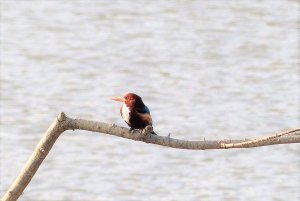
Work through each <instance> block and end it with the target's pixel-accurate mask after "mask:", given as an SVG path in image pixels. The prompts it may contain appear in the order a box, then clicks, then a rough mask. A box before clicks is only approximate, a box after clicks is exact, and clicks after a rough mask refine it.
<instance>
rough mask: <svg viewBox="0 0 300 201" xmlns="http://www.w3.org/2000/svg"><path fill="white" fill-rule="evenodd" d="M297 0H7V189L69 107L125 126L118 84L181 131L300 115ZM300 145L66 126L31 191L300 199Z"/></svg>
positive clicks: (153, 200)
mask: <svg viewBox="0 0 300 201" xmlns="http://www.w3.org/2000/svg"><path fill="white" fill-rule="evenodd" d="M298 7H299V5H298V2H297V1H293V0H282V1H281V0H265V1H225V0H224V1H222V0H220V1H212V0H210V1H192V0H186V1H175V0H174V1H129V0H123V1H113V2H112V1H102V0H99V1H96V0H94V1H92V0H86V1H80V0H72V1H71V0H66V1H64V3H63V2H62V1H58V0H51V1H50V0H49V1H33V0H28V1H13V0H2V1H1V21H0V22H1V35H0V37H1V83H0V84H1V85H0V87H1V102H0V104H1V113H0V114H1V135H0V139H1V146H0V151H1V169H0V170H1V171H0V195H3V193H4V192H5V191H6V189H7V188H8V187H9V185H10V184H11V183H12V181H13V180H14V179H15V177H16V176H17V174H18V173H19V171H20V169H21V168H22V166H23V165H24V163H25V162H26V160H27V158H28V157H29V155H30V154H31V153H32V151H33V149H34V147H35V145H36V144H37V143H38V141H39V139H40V138H41V137H42V135H43V133H44V132H45V131H46V129H47V128H48V126H49V125H50V124H51V122H52V121H53V119H54V118H55V117H56V115H58V113H59V112H60V111H64V112H65V113H66V114H67V115H69V116H71V117H78V118H85V119H92V120H97V121H104V122H109V123H116V124H118V125H121V126H126V124H125V123H124V122H123V120H122V119H121V117H120V114H119V107H120V106H121V105H120V104H118V103H116V102H113V101H111V100H110V99H109V97H111V96H116V95H123V94H124V93H125V92H128V91H132V92H135V93H137V94H139V95H140V96H142V97H143V100H144V102H145V103H146V104H147V106H148V107H149V108H150V109H151V114H152V118H153V121H154V128H155V131H156V132H157V133H158V134H160V135H168V133H171V136H172V137H174V138H179V139H189V140H196V139H200V140H202V139H203V138H205V139H206V140H212V139H220V140H221V139H228V138H232V139H244V138H252V137H259V136H264V135H269V134H273V133H275V132H279V131H282V130H285V129H289V128H295V127H299V125H300V124H299V123H300V122H299V119H298V117H299V116H297V113H298V112H297V110H298V109H299V107H298V105H299V100H298V97H297V94H298V93H299V90H298V88H299V86H298V84H299V83H297V80H299V78H298V77H297V59H299V51H298V49H297V42H299V41H297V34H298V33H297V20H298V19H297V17H298V16H299V14H298V13H297V9H298ZM298 61H299V60H298ZM299 154H300V152H299V145H296V144H293V145H276V146H269V147H262V148H255V149H240V150H208V151H188V150H177V149H172V148H166V147H160V146H156V145H151V144H144V143H141V142H134V141H130V140H125V139H121V138H117V137H114V136H108V135H102V134H97V133H91V132H85V131H75V132H73V131H68V132H66V133H65V134H63V135H62V136H61V137H60V139H59V140H58V141H57V142H56V144H55V146H54V147H53V149H52V150H51V152H50V154H49V155H48V156H47V158H46V159H45V161H44V163H43V164H42V166H41V167H40V169H39V170H38V172H37V173H36V175H35V176H34V178H33V180H32V181H31V183H30V185H29V186H28V187H27V189H26V190H25V192H24V194H23V195H22V197H21V198H20V200H26V201H27V200H30V201H31V200H52V201H54V200H80V201H84V200H104V201H115V200H116V201H120V200H125V201H127V200H128V201H131V200H145V201H157V200H162V201H171V200H188V201H198V200H202V201H203V200H204V201H220V200H224V201H235V200H241V201H244V200H245V201H249V200H259V201H261V200H266V201H268V200H272V201H273V200H274V201H286V200H289V201H297V200H299V198H300V193H299V189H300V175H299V172H300V161H299Z"/></svg>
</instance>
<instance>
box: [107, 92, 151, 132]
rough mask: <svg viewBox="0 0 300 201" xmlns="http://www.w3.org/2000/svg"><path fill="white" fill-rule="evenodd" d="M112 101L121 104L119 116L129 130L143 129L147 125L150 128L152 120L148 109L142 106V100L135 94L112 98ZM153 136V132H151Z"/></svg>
mask: <svg viewBox="0 0 300 201" xmlns="http://www.w3.org/2000/svg"><path fill="white" fill-rule="evenodd" d="M111 99H112V100H114V101H119V102H123V105H122V106H121V108H120V114H121V117H122V118H123V120H124V121H125V122H126V124H127V125H128V126H129V127H130V130H135V129H144V128H145V127H147V126H148V125H150V126H152V124H153V122H152V118H151V115H150V110H149V108H148V107H147V106H146V105H145V104H144V102H143V100H142V98H141V97H140V96H139V95H137V94H135V93H131V92H130V93H126V94H125V95H124V96H122V97H112V98H111ZM151 133H152V134H155V135H156V133H155V132H151Z"/></svg>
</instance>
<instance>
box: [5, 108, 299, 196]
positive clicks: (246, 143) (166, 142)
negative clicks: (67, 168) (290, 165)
mask: <svg viewBox="0 0 300 201" xmlns="http://www.w3.org/2000/svg"><path fill="white" fill-rule="evenodd" d="M75 129H79V130H87V131H94V132H99V133H106V134H110V135H115V136H118V137H122V138H127V139H130V140H135V141H143V142H146V143H151V144H157V145H161V146H166V147H173V148H178V149H194V150H205V149H229V148H250V147H259V146H267V145H275V144H289V143H300V128H297V129H293V130H289V131H285V132H281V133H278V134H275V135H272V136H268V137H263V138H259V139H254V140H249V139H245V140H221V141H217V140H203V141H187V140H179V139H174V138H171V137H169V136H166V137H164V136H158V135H153V134H151V131H152V127H151V126H148V127H146V128H145V129H144V130H142V131H140V130H135V131H133V132H130V131H129V129H127V128H124V127H120V126H117V125H115V124H108V123H102V122H96V121H89V120H84V119H72V118H69V117H67V116H66V115H65V114H64V113H60V114H59V115H58V117H57V118H56V119H55V120H54V122H53V123H52V124H51V125H50V127H49V128H48V130H47V131H46V133H45V134H44V136H43V137H42V139H41V140H40V142H39V143H38V145H37V146H36V148H35V150H34V152H33V153H32V154H31V156H30V158H29V159H28V160H27V162H26V164H25V166H24V167H23V169H22V170H21V172H20V174H19V176H18V177H17V178H16V180H15V181H14V183H13V184H12V185H11V186H10V188H9V189H8V191H7V192H6V193H5V195H4V196H3V198H2V201H14V200H17V199H18V198H19V197H20V195H21V194H22V192H23V191H24V189H25V188H26V186H27V185H28V184H29V182H30V181H31V179H32V177H33V176H34V174H35V173H36V171H37V170H38V168H39V166H40V165H41V164H42V162H43V160H44V159H45V157H46V156H47V154H48V153H49V151H50V150H51V148H52V146H53V145H54V143H55V141H56V140H57V138H58V137H59V136H60V134H61V133H63V132H64V131H66V130H75Z"/></svg>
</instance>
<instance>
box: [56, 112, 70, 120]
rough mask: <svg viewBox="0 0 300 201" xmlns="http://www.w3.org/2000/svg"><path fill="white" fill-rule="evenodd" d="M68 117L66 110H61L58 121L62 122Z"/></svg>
mask: <svg viewBox="0 0 300 201" xmlns="http://www.w3.org/2000/svg"><path fill="white" fill-rule="evenodd" d="M67 118H68V117H67V115H66V114H65V113H64V112H61V113H59V115H58V116H57V121H59V122H62V121H65V120H66V119H67Z"/></svg>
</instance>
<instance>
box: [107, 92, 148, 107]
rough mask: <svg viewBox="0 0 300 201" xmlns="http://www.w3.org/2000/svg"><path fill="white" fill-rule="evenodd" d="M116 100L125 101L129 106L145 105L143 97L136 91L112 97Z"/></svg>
mask: <svg viewBox="0 0 300 201" xmlns="http://www.w3.org/2000/svg"><path fill="white" fill-rule="evenodd" d="M111 99H112V100H114V101H119V102H123V103H124V104H126V106H127V107H134V106H140V105H144V103H143V101H142V98H141V97H140V96H138V95H136V94H134V93H127V94H125V95H124V96H122V97H113V98H111Z"/></svg>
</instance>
